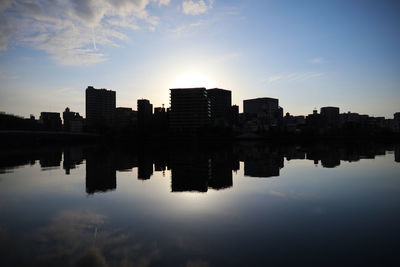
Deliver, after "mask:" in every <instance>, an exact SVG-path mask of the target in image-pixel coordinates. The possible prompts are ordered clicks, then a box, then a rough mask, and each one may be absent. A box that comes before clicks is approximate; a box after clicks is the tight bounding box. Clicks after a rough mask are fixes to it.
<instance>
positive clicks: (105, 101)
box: [86, 86, 115, 129]
mask: <svg viewBox="0 0 400 267" xmlns="http://www.w3.org/2000/svg"><path fill="white" fill-rule="evenodd" d="M114 112H115V91H111V90H106V89H95V88H93V87H92V86H89V87H88V88H87V89H86V123H87V126H88V127H89V129H97V128H101V127H104V126H108V127H110V126H112V125H113V122H114Z"/></svg>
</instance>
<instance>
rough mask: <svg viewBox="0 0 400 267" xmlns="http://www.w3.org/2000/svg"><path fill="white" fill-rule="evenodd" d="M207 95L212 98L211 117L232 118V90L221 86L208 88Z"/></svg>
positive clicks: (213, 118)
mask: <svg viewBox="0 0 400 267" xmlns="http://www.w3.org/2000/svg"><path fill="white" fill-rule="evenodd" d="M207 97H208V99H209V100H210V110H211V119H212V120H215V119H225V120H226V121H228V120H230V117H231V105H232V93H231V91H229V90H224V89H219V88H213V89H208V90H207Z"/></svg>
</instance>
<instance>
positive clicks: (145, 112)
mask: <svg viewBox="0 0 400 267" xmlns="http://www.w3.org/2000/svg"><path fill="white" fill-rule="evenodd" d="M152 117H153V105H152V104H151V103H150V101H149V100H147V99H138V101H137V120H138V126H139V129H141V130H143V129H147V128H148V127H149V126H150V124H151V121H152Z"/></svg>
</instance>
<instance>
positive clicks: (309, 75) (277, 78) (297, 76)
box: [267, 71, 325, 84]
mask: <svg viewBox="0 0 400 267" xmlns="http://www.w3.org/2000/svg"><path fill="white" fill-rule="evenodd" d="M323 75H325V73H322V72H312V71H309V72H294V73H289V74H278V75H274V76H270V77H268V78H267V83H269V84H271V83H276V82H300V81H306V80H309V79H313V78H318V77H321V76H323Z"/></svg>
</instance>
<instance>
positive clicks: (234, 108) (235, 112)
mask: <svg viewBox="0 0 400 267" xmlns="http://www.w3.org/2000/svg"><path fill="white" fill-rule="evenodd" d="M231 116H232V122H233V123H237V122H238V121H239V106H238V105H233V106H231Z"/></svg>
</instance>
